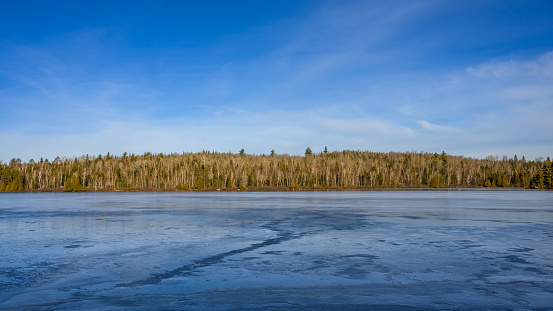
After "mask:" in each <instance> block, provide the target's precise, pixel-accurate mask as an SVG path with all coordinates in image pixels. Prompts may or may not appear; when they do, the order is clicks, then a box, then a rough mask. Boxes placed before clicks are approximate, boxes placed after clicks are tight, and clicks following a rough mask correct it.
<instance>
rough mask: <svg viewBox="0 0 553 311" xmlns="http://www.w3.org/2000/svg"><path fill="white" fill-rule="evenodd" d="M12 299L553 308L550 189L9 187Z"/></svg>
mask: <svg viewBox="0 0 553 311" xmlns="http://www.w3.org/2000/svg"><path fill="white" fill-rule="evenodd" d="M0 245H1V246H0V310H129V309H132V310H228V309H242V310H243V309H247V310H256V309H259V310H335V309H342V310H344V309H345V310H347V309H351V310H357V309H369V308H371V309H373V310H428V309H439V310H443V309H488V310H504V309H515V310H552V309H553V191H530V190H515V191H483V190H470V191H467V190H463V191H347V192H294V193H278V192H272V193H196V192H165V193H163V192H161V193H159V192H158V193H154V192H152V193H122V192H119V193H117V192H112V193H76V194H70V193H1V194H0Z"/></svg>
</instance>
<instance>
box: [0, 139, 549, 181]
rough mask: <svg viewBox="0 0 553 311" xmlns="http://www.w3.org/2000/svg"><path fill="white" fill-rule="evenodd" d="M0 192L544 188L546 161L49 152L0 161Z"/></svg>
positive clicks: (361, 154) (347, 153)
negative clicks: (58, 154) (68, 154)
mask: <svg viewBox="0 0 553 311" xmlns="http://www.w3.org/2000/svg"><path fill="white" fill-rule="evenodd" d="M0 176H1V179H0V191H3V192H23V191H29V192H32V191H87V190H88V191H116V190H123V191H131V190H218V189H220V190H239V189H240V190H293V189H354V188H355V189H368V188H404V187H409V188H417V187H421V188H422V187H432V188H439V187H538V188H551V187H552V186H553V181H552V165H551V161H550V159H549V158H547V160H545V161H544V160H542V159H536V160H534V161H526V159H524V157H523V158H522V159H518V158H517V156H516V155H515V156H514V158H508V157H506V156H504V157H503V158H501V159H500V158H499V157H491V156H490V157H488V158H485V159H474V158H469V157H464V156H453V155H447V154H446V153H445V152H442V153H441V154H438V153H424V152H405V153H396V152H389V153H381V152H371V151H352V150H344V151H334V152H328V150H327V148H326V147H325V150H324V151H323V152H320V153H315V152H313V151H312V150H311V148H307V149H306V152H305V155H304V156H294V155H287V154H280V155H279V154H276V153H275V152H274V150H272V151H271V153H270V154H269V155H252V154H247V153H245V152H244V150H243V149H242V150H240V152H239V153H238V154H235V153H230V152H229V153H220V152H210V151H204V152H199V153H172V154H163V153H159V154H152V153H150V152H147V153H144V154H142V155H135V154H127V153H124V154H123V155H120V156H115V155H110V154H109V153H108V154H107V155H105V156H102V155H98V156H89V155H86V156H81V157H76V158H60V157H56V158H55V159H54V160H53V161H49V160H48V159H46V160H44V159H42V158H41V159H40V161H38V162H35V161H33V160H30V161H29V162H27V163H22V162H21V160H20V159H12V160H11V161H10V162H9V163H1V164H0Z"/></svg>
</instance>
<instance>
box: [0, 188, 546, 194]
mask: <svg viewBox="0 0 553 311" xmlns="http://www.w3.org/2000/svg"><path fill="white" fill-rule="evenodd" d="M468 190H480V191H507V190H511V191H512V190H552V189H549V188H532V187H464V186H458V187H437V188H432V187H350V188H344V187H298V188H284V187H281V188H277V187H266V188H244V189H239V188H208V189H187V190H180V189H86V190H84V191H64V189H63V188H62V189H51V190H36V191H19V192H10V191H2V192H0V194H1V193H66V192H90V193H94V192H334V191H468Z"/></svg>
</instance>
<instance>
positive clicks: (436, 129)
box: [417, 120, 457, 132]
mask: <svg viewBox="0 0 553 311" xmlns="http://www.w3.org/2000/svg"><path fill="white" fill-rule="evenodd" d="M417 123H418V124H419V125H420V126H422V127H423V128H424V129H426V130H429V131H433V132H453V131H457V130H456V129H454V128H452V127H449V126H445V125H438V124H431V123H429V122H427V121H424V120H418V121H417Z"/></svg>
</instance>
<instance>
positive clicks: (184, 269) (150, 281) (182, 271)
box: [116, 230, 320, 287]
mask: <svg viewBox="0 0 553 311" xmlns="http://www.w3.org/2000/svg"><path fill="white" fill-rule="evenodd" d="M317 231H320V230H313V231H308V232H301V233H298V234H292V233H285V234H280V235H279V236H278V237H276V238H271V239H267V240H265V241H263V242H260V243H255V244H251V245H250V246H248V247H244V248H239V249H235V250H232V251H228V252H224V253H220V254H217V255H214V256H210V257H207V258H203V259H200V260H196V261H194V263H192V264H189V265H184V266H181V267H178V268H176V269H173V270H171V271H167V272H165V273H156V274H152V275H151V276H150V277H149V278H147V279H144V280H138V281H134V282H131V283H125V284H118V285H117V286H116V287H132V286H137V285H138V286H139V285H155V284H159V283H160V282H161V281H163V280H166V279H169V278H172V277H175V276H182V275H191V274H192V273H193V272H194V271H195V270H197V269H199V268H203V267H208V266H212V265H215V264H218V263H221V262H223V260H224V259H225V258H227V257H230V256H233V255H236V254H241V253H246V252H251V251H254V250H256V249H259V248H262V247H265V246H270V245H276V244H280V243H282V242H285V241H290V240H295V239H300V238H302V237H303V236H305V235H307V234H311V233H314V232H317Z"/></svg>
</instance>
